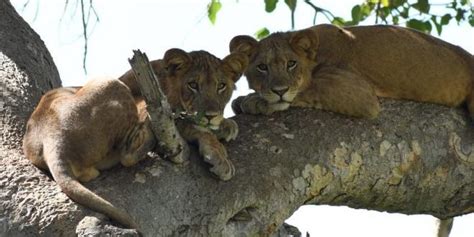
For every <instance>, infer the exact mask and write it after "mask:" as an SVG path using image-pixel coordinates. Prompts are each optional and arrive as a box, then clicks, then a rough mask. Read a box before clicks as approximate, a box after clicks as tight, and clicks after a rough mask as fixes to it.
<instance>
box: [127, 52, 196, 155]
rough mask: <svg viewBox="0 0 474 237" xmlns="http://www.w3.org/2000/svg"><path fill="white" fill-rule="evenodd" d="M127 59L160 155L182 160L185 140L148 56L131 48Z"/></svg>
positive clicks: (185, 148) (186, 152)
mask: <svg viewBox="0 0 474 237" xmlns="http://www.w3.org/2000/svg"><path fill="white" fill-rule="evenodd" d="M128 61H129V62H130V65H131V66H132V70H133V72H134V74H135V78H136V83H137V85H138V87H139V89H140V92H141V95H143V97H144V98H145V102H146V104H147V112H148V118H149V121H150V127H151V129H152V130H153V133H154V134H155V137H156V139H157V141H158V146H159V148H158V152H159V153H160V155H161V156H162V157H164V158H168V159H171V160H172V161H173V162H176V163H182V162H184V161H185V160H187V158H188V156H189V147H188V144H187V143H186V141H184V139H183V138H182V137H181V135H180V134H179V132H178V130H177V128H176V126H175V124H174V118H173V113H172V111H171V107H170V105H169V103H168V100H167V99H166V96H165V95H164V93H163V91H162V90H161V87H160V85H159V81H158V79H157V77H156V75H155V73H154V72H153V69H152V68H151V65H150V62H149V60H148V57H147V56H146V54H145V53H142V52H141V51H140V50H134V51H133V57H132V58H131V59H129V60H128Z"/></svg>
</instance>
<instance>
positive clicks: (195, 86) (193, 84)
mask: <svg viewBox="0 0 474 237" xmlns="http://www.w3.org/2000/svg"><path fill="white" fill-rule="evenodd" d="M188 87H189V89H191V90H192V91H197V90H198V84H197V83H196V82H195V81H192V82H189V83H188Z"/></svg>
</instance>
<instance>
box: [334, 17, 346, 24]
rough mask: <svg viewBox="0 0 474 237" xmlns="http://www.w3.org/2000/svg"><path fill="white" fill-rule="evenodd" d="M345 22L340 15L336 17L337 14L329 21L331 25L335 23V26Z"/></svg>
mask: <svg viewBox="0 0 474 237" xmlns="http://www.w3.org/2000/svg"><path fill="white" fill-rule="evenodd" d="M345 22H346V21H345V20H344V18H342V17H337V16H336V17H334V19H332V21H331V23H332V24H333V25H337V26H344V23H345Z"/></svg>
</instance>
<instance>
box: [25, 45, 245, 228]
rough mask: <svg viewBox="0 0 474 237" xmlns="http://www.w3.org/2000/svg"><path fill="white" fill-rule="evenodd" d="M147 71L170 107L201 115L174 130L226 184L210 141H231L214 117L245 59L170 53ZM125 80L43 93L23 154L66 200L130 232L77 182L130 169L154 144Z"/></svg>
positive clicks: (223, 162)
mask: <svg viewBox="0 0 474 237" xmlns="http://www.w3.org/2000/svg"><path fill="white" fill-rule="evenodd" d="M153 65H154V67H155V69H156V70H157V74H158V75H160V80H161V85H162V86H163V87H164V90H165V93H166V95H167V96H168V98H169V102H170V103H171V105H172V106H173V108H175V109H176V108H180V109H183V111H188V112H194V111H204V112H205V113H204V116H203V117H202V118H201V120H199V121H196V122H195V123H194V124H189V123H187V122H182V123H180V131H181V132H182V134H183V136H184V137H185V138H186V139H187V140H188V141H196V142H198V144H199V148H200V153H201V154H202V155H203V156H204V157H205V160H206V161H207V162H208V163H210V164H211V165H213V167H212V168H211V171H212V172H214V173H215V174H216V175H217V176H219V178H221V179H223V180H228V179H230V178H231V177H232V176H233V175H234V172H235V170H234V167H233V165H232V163H231V162H230V161H229V160H228V159H227V153H226V150H225V148H224V146H223V145H222V144H221V143H220V142H219V141H218V139H220V138H221V139H225V140H230V139H234V138H235V137H236V135H237V133H238V127H237V124H236V123H235V122H234V121H232V120H230V119H224V118H223V117H222V113H223V108H224V106H225V104H227V103H228V101H229V100H230V96H231V94H232V90H233V89H234V82H235V81H236V80H238V78H239V77H240V75H241V74H242V72H243V70H244V68H245V67H246V66H247V60H246V58H245V57H244V56H243V55H239V54H232V55H230V56H228V57H226V58H225V59H224V60H220V59H218V58H216V57H214V56H212V55H211V54H209V53H207V52H203V51H199V52H191V53H189V54H188V53H185V52H184V51H182V50H178V49H171V50H169V51H167V52H166V54H165V57H164V59H163V60H158V61H155V62H153ZM162 65H163V66H164V67H162ZM130 76H133V73H130V72H127V73H126V74H125V75H124V76H122V77H121V78H120V79H121V80H123V81H124V82H125V83H123V82H122V81H120V80H116V79H111V78H107V79H95V80H91V81H89V82H88V83H86V84H85V85H84V86H83V87H71V88H58V89H54V90H51V91H49V92H47V93H46V94H45V95H44V96H43V97H42V98H41V100H40V102H39V104H38V106H37V107H36V109H35V110H34V111H33V113H32V115H31V117H30V119H29V120H28V124H27V128H26V134H25V136H24V139H23V150H24V153H25V156H26V157H27V158H28V159H29V160H30V161H31V162H32V163H33V164H34V165H35V166H37V167H39V168H41V169H46V170H49V171H50V172H51V174H52V176H53V178H54V180H55V181H56V183H57V184H58V185H59V187H60V188H61V190H62V191H63V192H64V193H65V194H66V195H67V196H69V197H70V198H71V199H72V200H74V201H76V202H77V203H79V204H82V205H84V206H86V207H89V208H91V209H93V210H95V211H98V212H101V213H103V214H105V215H107V216H109V217H110V218H112V219H113V220H115V221H117V222H119V223H121V224H123V225H124V226H126V227H130V228H135V229H136V228H138V225H137V224H136V223H135V221H134V220H133V218H132V217H130V215H128V213H127V212H126V211H124V210H120V209H118V208H116V207H115V206H113V205H112V204H111V203H110V202H108V201H106V200H104V199H103V198H101V197H99V196H98V195H96V194H94V193H93V192H91V191H90V190H89V189H87V188H86V187H84V186H83V185H82V184H81V183H80V182H88V181H90V180H92V179H94V178H96V177H97V176H99V174H100V173H99V170H102V169H107V168H110V167H112V166H114V165H116V164H118V163H121V164H122V165H124V166H131V165H134V164H135V163H137V162H138V161H139V160H141V159H142V158H143V157H145V155H146V153H147V152H148V151H151V150H153V149H154V147H155V145H156V140H155V137H154V135H153V133H152V131H151V128H150V127H149V121H148V120H147V119H146V117H147V116H146V107H145V104H144V102H143V100H142V99H141V98H139V96H138V94H139V91H138V89H137V87H136V85H135V84H134V83H132V80H131V79H133V78H130ZM127 83H129V84H128V85H129V86H131V88H129V87H128V86H127V85H126V84H127ZM198 125H199V126H198Z"/></svg>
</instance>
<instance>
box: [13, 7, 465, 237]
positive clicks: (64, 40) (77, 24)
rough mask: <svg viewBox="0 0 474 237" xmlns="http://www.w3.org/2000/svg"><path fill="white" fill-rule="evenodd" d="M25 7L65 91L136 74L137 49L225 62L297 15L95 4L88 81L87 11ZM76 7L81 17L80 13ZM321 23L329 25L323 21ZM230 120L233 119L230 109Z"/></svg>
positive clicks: (345, 221)
mask: <svg viewBox="0 0 474 237" xmlns="http://www.w3.org/2000/svg"><path fill="white" fill-rule="evenodd" d="M25 2H27V0H12V3H13V4H14V5H15V7H16V9H17V10H18V11H19V13H20V14H21V15H22V16H23V17H24V19H25V20H26V21H27V22H28V23H29V24H30V25H31V26H32V27H33V28H34V29H35V31H36V32H37V33H39V35H40V36H41V38H42V39H43V40H44V41H45V43H46V46H47V47H48V49H49V50H50V52H51V54H52V56H53V59H54V61H55V63H56V66H57V67H58V70H59V72H60V76H61V79H62V81H63V85H65V86H70V85H82V84H84V82H85V81H86V80H87V79H90V78H91V77H94V76H100V75H108V76H120V75H121V74H123V73H124V72H125V71H127V70H128V69H129V68H130V66H129V64H128V61H127V59H128V58H130V57H131V56H132V50H133V49H141V50H142V51H144V52H146V53H147V55H148V57H149V58H150V59H158V58H161V57H162V56H163V54H164V52H165V51H166V50H167V49H169V48H181V49H184V50H186V51H192V50H200V49H203V50H207V51H209V52H211V53H213V54H215V55H216V56H218V57H221V58H222V57H224V56H226V55H227V54H228V52H229V51H228V43H229V41H230V40H231V39H232V37H233V36H235V35H239V34H248V35H253V34H254V33H255V32H256V31H257V30H259V29H260V28H262V27H267V28H268V29H269V30H270V31H287V30H290V28H291V22H290V12H289V9H288V8H287V7H286V5H285V4H284V1H279V3H278V5H277V8H276V10H275V12H273V13H271V14H267V13H266V12H265V11H264V1H263V0H222V1H221V2H222V4H223V7H222V9H221V11H220V12H219V13H218V16H217V22H216V24H215V25H212V24H211V23H210V22H209V20H208V19H207V10H206V5H207V3H208V2H210V0H201V1H196V0H161V1H157V0H140V1H138V0H135V1H126V0H100V1H94V7H95V9H96V11H97V13H98V15H99V18H100V22H98V23H94V19H93V18H91V24H90V25H91V26H94V25H95V26H94V27H92V28H93V31H92V30H91V31H90V32H92V34H91V35H90V38H89V48H88V49H89V50H88V57H87V70H88V75H85V74H84V71H83V69H82V56H83V55H82V54H83V40H82V39H81V37H82V29H81V21H80V14H79V9H80V5H77V6H76V4H75V2H76V1H69V2H70V3H69V6H68V7H67V9H66V11H65V13H64V15H63V9H64V3H65V2H66V1H65V0H48V1H41V2H40V1H39V0H30V3H29V5H28V6H27V7H26V8H24V9H23V4H24V3H25ZM84 2H89V1H84ZM298 2H299V4H300V5H299V6H297V11H296V14H295V15H296V29H301V28H305V27H309V26H311V25H312V20H313V16H314V12H313V10H312V9H311V8H309V7H307V6H306V5H305V4H303V2H302V1H298ZM313 2H314V3H317V5H318V6H321V7H323V8H326V9H329V10H331V11H332V12H333V13H335V15H339V16H343V17H345V18H348V17H349V16H350V8H351V7H352V6H353V5H355V4H357V3H360V2H362V0H359V1H357V0H344V1H331V0H320V1H316V0H314V1H313ZM430 2H440V1H433V0H432V1H430ZM441 2H448V1H441ZM76 7H77V9H78V11H75V10H74V9H76ZM22 9H23V10H22ZM372 22H373V21H371V22H370V23H372ZM317 23H318V24H320V23H327V22H326V20H325V19H324V17H323V16H322V15H319V16H318V21H317ZM441 38H442V39H444V40H446V41H448V42H451V43H453V44H456V45H459V46H461V47H463V48H464V49H466V50H468V51H469V52H471V53H473V52H474V28H472V27H469V26H468V24H466V23H465V24H462V25H460V26H457V25H456V24H450V26H449V27H447V28H444V29H443V34H442V36H441ZM237 86H238V91H237V92H236V93H234V96H237V95H241V94H247V93H248V92H249V90H248V87H247V83H246V82H245V79H244V78H242V79H241V80H240V81H239V82H238V84H237ZM226 114H228V115H229V114H231V110H230V109H228V110H227V111H226ZM288 223H290V224H292V225H295V226H297V227H298V228H299V229H300V230H301V231H303V233H304V231H309V232H310V234H311V235H312V236H364V237H372V236H373V237H375V236H377V237H379V236H384V237H391V236H393V237H400V236H417V237H418V236H423V237H424V236H435V219H434V218H433V217H431V216H425V215H413V216H407V215H401V214H386V213H380V212H376V211H365V210H354V209H350V208H346V207H328V206H304V207H302V208H300V209H299V210H298V211H297V212H296V213H295V214H294V215H293V216H292V217H291V218H290V219H289V220H288ZM473 226H474V214H471V215H467V216H463V217H459V218H456V220H455V223H454V227H453V230H452V232H451V237H472V236H473V232H474V229H473Z"/></svg>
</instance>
